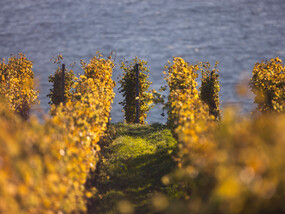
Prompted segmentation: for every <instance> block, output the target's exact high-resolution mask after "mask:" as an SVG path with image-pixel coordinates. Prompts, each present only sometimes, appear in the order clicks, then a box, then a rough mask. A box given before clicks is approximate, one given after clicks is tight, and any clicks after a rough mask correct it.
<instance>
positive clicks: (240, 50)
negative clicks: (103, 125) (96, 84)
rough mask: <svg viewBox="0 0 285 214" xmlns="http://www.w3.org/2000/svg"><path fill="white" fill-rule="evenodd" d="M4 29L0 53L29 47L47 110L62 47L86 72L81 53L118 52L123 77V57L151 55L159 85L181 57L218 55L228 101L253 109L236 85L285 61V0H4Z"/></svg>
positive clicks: (0, 17) (0, 18) (116, 111)
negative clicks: (274, 61) (257, 67)
mask: <svg viewBox="0 0 285 214" xmlns="http://www.w3.org/2000/svg"><path fill="white" fill-rule="evenodd" d="M0 27H1V28H0V29H1V30H0V58H8V57H9V56H10V54H17V53H18V52H23V53H25V54H26V55H27V57H28V59H30V60H32V61H34V71H35V74H36V77H37V78H39V80H40V85H39V88H40V100H41V107H42V108H43V109H44V110H45V111H46V112H47V111H48V109H49V106H48V99H47V97H46V95H47V94H48V93H49V88H50V87H51V86H50V84H49V83H48V76H49V75H50V74H51V73H53V72H54V71H55V69H56V66H55V65H54V64H52V63H51V62H50V59H51V58H52V57H54V56H56V55H57V54H59V53H61V54H63V56H64V58H65V61H64V62H65V63H66V64H70V63H72V62H74V61H75V62H77V66H76V67H75V71H76V72H80V66H79V62H80V59H84V60H85V61H89V60H90V59H91V58H92V56H94V55H95V53H96V51H98V50H99V51H101V53H103V54H104V55H105V56H107V55H109V54H110V52H111V51H113V52H114V53H115V57H116V64H117V68H116V69H115V71H114V79H115V80H116V78H117V76H119V75H120V70H119V69H118V67H119V64H120V61H121V60H122V59H123V58H126V59H127V60H131V59H132V58H134V57H135V56H138V57H140V58H142V59H144V60H147V61H148V63H149V64H148V65H149V68H150V80H151V81H152V82H153V85H152V87H153V88H155V89H159V88H160V86H161V85H164V84H165V82H164V80H163V77H162V71H163V70H164V66H165V65H166V64H167V61H168V60H170V61H171V60H172V57H173V56H180V57H183V58H185V59H187V61H189V62H191V63H194V62H195V61H196V60H200V61H209V62H210V63H211V64H214V62H215V61H216V60H218V61H219V62H220V64H219V69H220V75H221V81H220V82H221V84H222V88H221V101H222V104H225V103H239V104H240V105H241V106H242V109H244V110H245V111H250V110H251V109H252V108H253V104H252V103H253V100H252V98H241V97H239V96H238V95H236V93H235V86H236V84H237V83H239V82H240V81H241V80H242V79H243V78H244V77H246V78H249V76H250V74H251V71H252V68H253V66H254V64H255V63H256V62H258V61H261V60H265V59H270V58H273V57H277V56H278V57H280V58H281V59H282V60H284V59H285V57H284V55H285V0H175V1H174V0H64V1H63V0H48V1H46V0H0ZM121 99H122V97H121V96H120V95H119V94H118V93H117V94H116V98H115V102H114V104H113V109H112V119H113V122H118V121H122V120H123V113H122V112H121V109H122V108H121V106H120V105H118V102H119V101H120V100H121ZM160 113H161V106H158V107H156V108H155V109H153V110H152V111H151V112H150V114H149V118H148V122H149V123H152V122H164V121H165V118H162V117H161V116H160Z"/></svg>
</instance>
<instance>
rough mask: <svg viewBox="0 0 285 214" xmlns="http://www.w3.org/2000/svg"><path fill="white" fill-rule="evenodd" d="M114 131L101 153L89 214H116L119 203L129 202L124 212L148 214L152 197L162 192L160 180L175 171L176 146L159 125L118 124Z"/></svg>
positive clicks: (167, 131)
mask: <svg viewBox="0 0 285 214" xmlns="http://www.w3.org/2000/svg"><path fill="white" fill-rule="evenodd" d="M114 128H115V130H116V134H115V136H114V140H113V142H112V143H110V144H109V145H106V146H105V148H104V149H103V151H102V154H103V158H102V161H101V164H100V165H99V173H98V174H97V175H96V177H97V178H96V182H95V186H96V188H97V189H98V194H97V195H96V196H95V197H94V198H97V199H94V200H93V201H91V206H89V213H118V210H117V207H118V206H117V205H118V202H119V203H120V201H121V202H122V201H128V202H129V203H127V202H125V205H126V206H125V207H126V211H128V209H127V208H128V204H132V207H133V209H134V212H135V213H148V212H149V211H150V210H151V209H152V208H151V206H150V199H151V198H152V197H153V195H154V194H157V193H159V192H165V188H166V187H165V186H163V184H162V182H161V178H162V177H163V176H164V175H166V174H169V173H170V172H171V171H172V170H173V169H174V167H175V162H174V161H173V158H172V156H173V153H174V152H175V150H176V146H177V143H176V141H175V140H174V138H173V137H172V135H171V132H170V131H169V130H168V129H166V128H165V127H164V126H163V125H160V124H155V125H151V126H148V125H124V124H117V125H114ZM121 204H124V203H123V202H122V203H121ZM123 208H124V206H123ZM126 213H127V212H126Z"/></svg>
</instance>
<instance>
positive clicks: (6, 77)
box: [0, 53, 38, 120]
mask: <svg viewBox="0 0 285 214" xmlns="http://www.w3.org/2000/svg"><path fill="white" fill-rule="evenodd" d="M32 67H33V63H32V62H31V61H29V60H28V59H27V58H26V56H25V55H24V54H22V53H20V54H19V55H18V56H11V57H10V58H9V59H8V63H5V59H3V60H2V61H1V62H0V96H1V97H2V98H5V100H6V101H7V102H8V103H9V107H10V108H11V109H12V110H13V111H15V112H17V113H18V114H20V115H21V116H22V118H24V119H25V120H27V119H28V118H29V113H30V109H31V106H32V104H35V103H37V102H38V101H37V99H38V91H37V90H35V88H34V72H33V71H32Z"/></svg>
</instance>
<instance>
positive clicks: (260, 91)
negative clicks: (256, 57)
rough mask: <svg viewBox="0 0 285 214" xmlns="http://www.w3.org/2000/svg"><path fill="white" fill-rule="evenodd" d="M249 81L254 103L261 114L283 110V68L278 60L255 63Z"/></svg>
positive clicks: (284, 102)
mask: <svg viewBox="0 0 285 214" xmlns="http://www.w3.org/2000/svg"><path fill="white" fill-rule="evenodd" d="M252 73H253V74H252V78H251V79H250V86H251V89H252V91H253V93H254V94H255V100H254V102H255V103H256V104H257V105H258V107H257V109H258V110H259V111H261V112H268V111H275V112H284V110H285V66H284V65H283V64H282V61H281V60H280V59H279V58H275V59H271V60H270V61H267V62H264V61H262V62H261V63H256V64H255V66H254V68H253V71H252Z"/></svg>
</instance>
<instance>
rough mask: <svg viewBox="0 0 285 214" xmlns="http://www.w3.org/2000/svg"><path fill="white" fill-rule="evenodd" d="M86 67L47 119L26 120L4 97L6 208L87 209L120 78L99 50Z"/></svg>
mask: <svg viewBox="0 0 285 214" xmlns="http://www.w3.org/2000/svg"><path fill="white" fill-rule="evenodd" d="M82 67H83V69H84V74H83V75H81V76H80V77H79V78H78V80H77V81H76V83H75V84H74V88H73V93H72V97H71V98H70V100H68V101H67V102H66V104H65V105H63V104H60V105H58V106H56V105H53V106H52V109H51V112H52V115H53V116H52V117H51V118H47V119H46V120H45V121H44V123H43V124H40V123H39V122H37V120H35V119H33V118H31V119H30V121H29V122H23V121H22V120H21V119H20V118H18V117H17V116H16V115H14V113H13V112H11V111H10V110H9V109H8V108H7V106H6V105H5V104H4V103H2V102H1V105H0V112H1V113H0V123H1V124H0V126H1V130H0V144H1V145H0V148H1V149H0V157H1V159H0V160H1V167H0V175H1V179H0V186H1V189H0V211H1V213H81V212H85V211H86V202H87V198H88V197H91V196H92V195H93V194H94V193H95V192H96V190H95V189H94V190H92V189H89V190H87V189H85V185H84V184H85V182H86V179H87V177H88V175H89V172H90V171H94V170H95V168H96V163H97V153H98V151H99V150H100V147H99V146H98V145H97V142H98V141H99V139H100V137H101V136H103V135H104V132H105V130H106V128H107V122H108V118H109V113H110V109H111V103H112V100H113V97H114V93H113V87H114V86H115V83H114V82H113V81H112V80H111V76H112V69H113V62H112V61H111V60H110V59H107V60H105V59H103V58H102V56H100V55H99V56H95V57H94V58H93V59H92V60H91V61H90V63H89V64H86V63H82ZM87 69H88V71H87Z"/></svg>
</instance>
